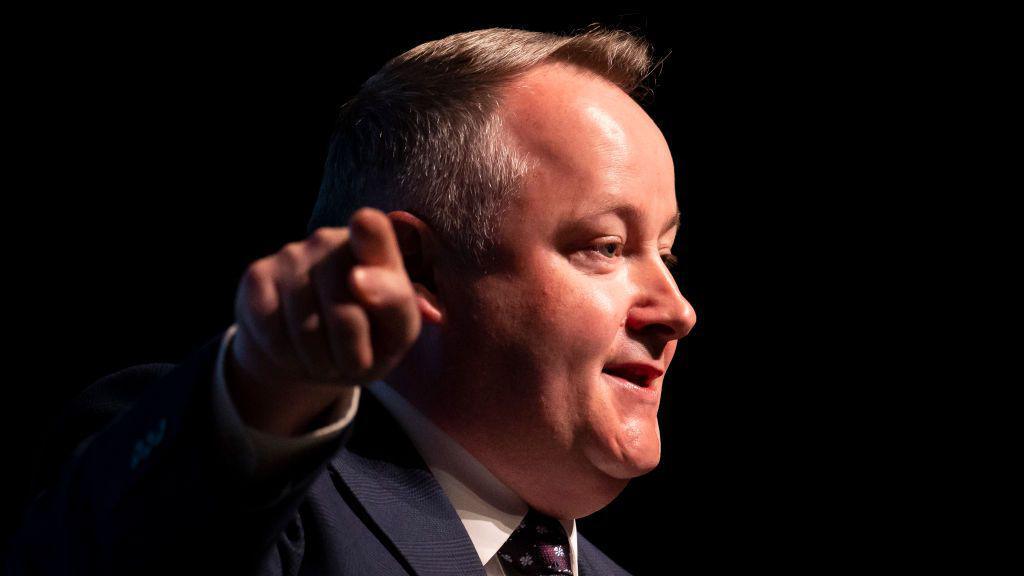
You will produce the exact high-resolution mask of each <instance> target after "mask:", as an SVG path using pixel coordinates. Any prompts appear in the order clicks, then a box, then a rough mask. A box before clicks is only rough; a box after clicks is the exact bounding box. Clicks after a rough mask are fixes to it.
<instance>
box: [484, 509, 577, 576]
mask: <svg viewBox="0 0 1024 576" xmlns="http://www.w3.org/2000/svg"><path fill="white" fill-rule="evenodd" d="M570 554H572V551H571V550H570V548H569V537H568V536H566V535H565V529H564V528H562V524H561V523H560V522H559V521H558V520H555V519H554V518H552V517H550V516H545V515H543V514H541V513H540V512H537V511H536V510H534V509H533V508H531V509H530V511H529V512H527V514H526V518H524V519H523V521H522V522H520V523H519V527H518V528H516V530H515V532H513V533H512V535H511V536H509V537H508V540H506V541H505V543H504V544H503V545H502V546H501V549H499V550H498V557H499V558H501V564H502V565H503V566H505V568H506V569H510V570H511V572H512V573H513V574H524V575H525V576H555V575H557V576H572V558H571V557H570Z"/></svg>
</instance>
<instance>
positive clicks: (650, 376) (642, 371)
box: [602, 364, 662, 388]
mask: <svg viewBox="0 0 1024 576" xmlns="http://www.w3.org/2000/svg"><path fill="white" fill-rule="evenodd" d="M602 372H604V373H605V374H609V375H611V376H615V377H616V378H619V379H622V380H625V381H626V382H629V383H630V384H633V385H634V386H639V387H641V388H648V387H650V386H651V385H652V384H653V383H654V381H655V380H657V379H658V377H659V376H661V375H662V371H661V370H659V369H657V368H655V367H653V366H648V365H646V364H614V365H610V366H605V367H604V370H602Z"/></svg>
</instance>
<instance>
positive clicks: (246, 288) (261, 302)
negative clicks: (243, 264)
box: [238, 261, 278, 316]
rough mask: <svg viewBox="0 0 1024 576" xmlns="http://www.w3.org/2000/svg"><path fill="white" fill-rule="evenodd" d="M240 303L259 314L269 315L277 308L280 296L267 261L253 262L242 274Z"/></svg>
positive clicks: (246, 309)
mask: <svg viewBox="0 0 1024 576" xmlns="http://www.w3.org/2000/svg"><path fill="white" fill-rule="evenodd" d="M238 303H239V305H240V307H241V308H242V309H243V310H245V311H249V312H251V313H253V314H254V315H257V316H268V315H270V314H273V313H274V312H275V311H276V310H277V306H278V298H277V294H276V292H275V290H274V283H273V281H272V279H271V275H270V272H269V270H268V266H267V265H266V263H265V262H262V261H257V262H255V263H253V264H252V265H250V266H249V268H247V269H246V271H245V274H243V275H242V280H241V282H240V287H239V298H238Z"/></svg>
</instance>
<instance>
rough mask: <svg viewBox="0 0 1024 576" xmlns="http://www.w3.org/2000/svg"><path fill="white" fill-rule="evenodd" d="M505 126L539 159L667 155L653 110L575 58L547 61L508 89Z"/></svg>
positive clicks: (503, 111) (623, 158)
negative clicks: (579, 64) (574, 62)
mask: <svg viewBox="0 0 1024 576" xmlns="http://www.w3.org/2000/svg"><path fill="white" fill-rule="evenodd" d="M501 116H502V120H503V124H504V127H505V130H506V131H507V132H508V133H509V135H510V136H511V137H512V138H513V139H514V140H515V141H516V142H517V144H519V146H521V147H522V148H523V149H524V150H525V151H527V152H528V153H529V154H530V155H532V156H533V157H534V158H536V159H540V160H545V161H548V162H552V161H554V162H560V163H567V164H579V163H584V164H586V165H588V166H593V165H594V164H595V163H596V164H598V165H601V164H607V163H615V162H622V161H628V160H629V158H627V156H629V155H630V152H632V151H638V150H643V151H644V152H648V153H650V152H652V151H656V152H658V153H661V154H662V155H664V156H667V159H668V161H669V162H671V155H669V154H668V146H667V143H665V140H664V136H662V134H661V131H660V130H659V129H658V127H657V125H656V124H655V123H654V121H653V120H651V118H650V116H648V115H647V113H646V112H644V110H643V108H641V107H640V106H639V105H638V104H637V103H636V102H635V101H634V100H633V99H632V98H631V97H629V95H627V94H626V93H625V92H623V91H622V90H621V89H620V88H619V87H618V86H616V85H615V84H614V83H612V82H611V81H609V80H607V79H605V78H603V77H601V76H599V75H597V74H594V73H592V72H589V71H586V70H583V69H581V68H578V67H576V66H573V65H569V64H558V63H553V64H544V65H541V66H538V67H537V68H535V69H533V70H531V71H530V72H527V73H526V74H524V75H523V76H521V77H519V78H517V79H516V80H515V81H513V82H512V83H511V84H510V85H508V86H507V87H506V88H505V90H504V92H503V94H502V107H501ZM643 160H649V159H647V158H637V159H634V161H643Z"/></svg>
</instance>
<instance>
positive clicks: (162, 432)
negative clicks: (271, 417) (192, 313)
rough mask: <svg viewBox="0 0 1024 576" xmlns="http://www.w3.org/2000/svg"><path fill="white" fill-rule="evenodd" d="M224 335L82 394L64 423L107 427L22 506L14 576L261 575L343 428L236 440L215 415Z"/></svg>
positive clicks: (12, 548) (12, 555) (10, 558)
mask: <svg viewBox="0 0 1024 576" xmlns="http://www.w3.org/2000/svg"><path fill="white" fill-rule="evenodd" d="M225 336H230V335H229V334H228V335H225V334H221V335H218V336H217V337H216V338H213V339H211V340H210V341H208V342H207V343H206V344H204V345H203V346H201V347H200V348H199V349H198V350H196V351H194V352H193V353H192V354H191V355H189V357H188V358H187V359H186V360H185V361H184V362H182V363H181V364H180V365H178V366H176V367H174V368H173V369H170V370H168V369H167V367H166V366H163V367H161V366H155V367H152V368H150V367H146V366H143V367H136V368H132V369H129V370H126V371H122V372H119V373H117V374H114V375H111V376H108V377H107V378H105V379H103V380H100V381H99V382H97V383H96V384H94V385H93V386H91V387H90V388H89V389H88V390H87V391H86V393H85V394H84V396H85V397H86V398H89V399H90V400H89V401H88V402H86V403H84V407H81V408H80V409H79V410H75V409H73V410H72V411H71V412H70V413H69V417H68V418H67V420H68V421H75V422H96V421H97V417H95V416H89V415H88V414H87V415H85V416H82V415H81V413H80V412H85V413H89V412H92V413H97V412H103V413H106V414H109V416H110V420H109V422H106V423H105V424H104V426H103V427H102V429H100V430H98V431H96V432H95V433H92V434H91V435H89V436H88V437H84V439H82V440H81V441H80V442H79V443H78V444H77V447H76V448H75V449H74V451H73V453H72V454H71V455H70V457H69V458H67V459H66V460H65V461H64V463H63V464H62V466H61V467H60V470H59V473H58V474H56V477H55V479H54V480H53V482H52V483H50V485H49V486H48V487H46V488H45V489H43V490H42V491H41V492H40V493H39V494H38V495H37V496H36V498H35V499H34V500H33V502H32V503H31V504H30V505H29V508H28V511H27V513H26V516H25V519H24V521H23V524H22V526H21V528H20V530H19V531H18V532H17V533H16V534H15V536H14V537H13V538H12V540H11V541H10V542H9V547H8V550H7V552H5V556H7V558H6V564H7V571H8V572H9V573H11V574H83V575H87V574H90V575H91V574H152V573H157V574H191V573H196V572H204V573H205V572H210V573H225V574H248V573H253V572H255V571H256V570H257V567H258V565H259V563H260V562H261V560H262V559H263V556H264V555H265V554H266V553H267V552H268V551H269V550H270V548H271V545H272V544H273V542H274V541H275V539H276V538H277V536H278V535H279V534H280V533H281V531H282V530H283V529H284V527H285V525H286V524H287V522H288V520H289V519H291V518H292V517H293V516H294V514H295V512H296V509H297V507H298V505H299V503H300V502H301V500H302V498H303V497H304V496H305V493H306V492H307V490H308V489H309V487H310V485H311V484H312V482H313V481H314V480H315V479H316V477H317V476H318V475H319V474H320V473H321V472H322V470H323V468H324V466H325V464H326V462H327V460H328V459H329V458H330V456H332V455H333V454H334V453H336V452H337V451H338V450H339V449H340V448H341V446H343V445H344V443H345V442H346V441H347V439H348V436H349V427H344V428H342V429H341V430H340V431H338V429H337V428H332V432H333V433H330V434H321V435H320V436H319V437H318V438H317V440H316V441H315V442H308V441H304V442H299V443H294V442H293V443H292V444H291V445H289V444H288V443H287V442H285V443H284V444H281V443H279V442H277V441H276V440H275V439H273V438H269V439H268V438H262V439H260V438H258V437H256V439H255V441H254V440H253V438H254V437H253V436H252V435H251V434H252V433H253V432H255V431H253V430H251V429H248V428H247V427H244V424H243V426H242V428H243V429H244V430H245V435H244V436H243V437H242V439H243V440H245V441H239V439H240V437H239V436H238V433H237V430H238V429H239V428H238V426H237V424H238V423H237V422H235V423H234V424H231V422H230V416H228V419H227V420H226V419H225V414H223V413H218V412H217V411H218V410H219V409H221V408H217V406H218V400H217V399H216V398H217V396H216V392H217V388H216V387H215V383H216V379H217V378H216V375H217V373H218V370H219V367H218V354H219V353H220V352H221V351H222V350H223V349H224V346H222V344H224V343H226V342H227V341H228V340H229V339H228V338H226V337H225ZM108 391H110V393H109V394H108ZM129 397H130V398H129ZM355 399H356V400H357V399H358V393H357V394H356V396H355ZM222 400H223V399H222ZM112 406H113V407H115V408H117V409H111V407H112ZM221 406H222V405H221ZM351 412H354V406H352V409H351V410H349V411H348V414H346V415H347V416H349V418H348V420H351V418H350V416H351ZM234 416H235V417H237V413H236V414H235V415H234ZM100 420H102V418H100ZM231 430H235V431H236V432H234V433H231V432H230V431H231ZM226 431H227V433H226ZM232 434H234V437H233V439H232ZM293 440H294V439H293ZM268 447H270V450H269V451H268ZM275 447H276V448H275ZM268 454H269V456H268ZM283 463H286V465H282V464H283Z"/></svg>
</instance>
